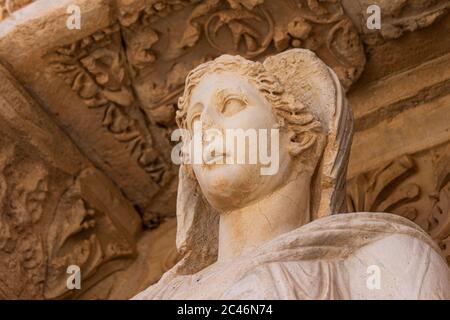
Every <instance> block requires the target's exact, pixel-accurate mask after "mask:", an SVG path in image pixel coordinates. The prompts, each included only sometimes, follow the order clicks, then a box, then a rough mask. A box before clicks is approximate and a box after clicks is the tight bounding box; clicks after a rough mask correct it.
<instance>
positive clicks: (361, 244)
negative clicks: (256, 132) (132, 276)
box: [134, 213, 450, 299]
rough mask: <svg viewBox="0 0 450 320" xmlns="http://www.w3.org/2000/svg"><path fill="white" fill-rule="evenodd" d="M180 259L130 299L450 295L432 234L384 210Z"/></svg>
mask: <svg viewBox="0 0 450 320" xmlns="http://www.w3.org/2000/svg"><path fill="white" fill-rule="evenodd" d="M181 264H182V262H180V263H179V264H178V265H177V266H175V267H174V268H173V269H171V270H170V271H169V272H167V273H166V274H165V275H164V276H163V277H162V278H161V280H160V281H159V282H158V283H157V284H155V285H153V286H151V287H149V288H148V289H146V290H144V291H143V292H141V293H139V294H138V295H137V296H135V297H134V299H450V272H449V268H448V266H447V265H446V263H445V261H444V259H443V258H442V257H441V255H440V251H439V248H438V247H437V246H436V245H435V243H434V242H433V240H432V239H431V238H430V237H429V236H428V235H427V234H426V233H425V232H424V231H422V230H421V229H420V228H419V227H418V226H417V225H415V224H414V223H412V222H410V221H409V220H407V219H405V218H402V217H399V216H396V215H392V214H385V213H351V214H338V215H332V216H329V217H326V218H321V219H318V220H316V221H314V222H311V223H309V224H306V225H304V226H302V227H300V228H298V229H295V230H293V231H291V232H289V233H286V234H282V235H280V236H278V237H276V238H275V239H272V240H270V241H268V242H266V243H264V244H262V245H261V246H260V247H258V248H256V249H255V250H253V251H252V252H249V253H247V254H243V255H241V256H239V257H237V258H235V259H233V260H232V261H230V262H225V263H218V262H216V263H213V264H212V265H210V266H208V267H206V268H205V269H203V270H201V271H199V272H197V273H195V274H190V275H183V274H180V273H179V268H180V267H179V266H180V265H181ZM373 277H378V278H373Z"/></svg>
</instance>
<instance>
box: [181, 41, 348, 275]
mask: <svg viewBox="0 0 450 320" xmlns="http://www.w3.org/2000/svg"><path fill="white" fill-rule="evenodd" d="M179 109H180V110H179V111H178V113H177V123H178V125H179V126H180V128H184V129H187V130H190V131H191V132H192V130H193V128H194V126H195V125H196V124H197V123H201V126H202V127H201V129H202V130H208V129H214V130H218V131H220V132H223V131H225V130H228V129H241V130H248V129H256V130H260V129H263V130H271V129H277V130H278V129H279V139H278V140H277V142H278V147H279V150H277V151H279V167H278V168H279V169H278V171H277V172H276V173H275V174H273V175H261V174H260V169H261V167H262V164H261V163H259V162H258V163H256V164H237V163H236V161H231V162H230V163H232V164H226V163H223V164H222V163H220V162H217V161H214V160H217V159H212V160H213V161H212V162H210V163H207V164H193V165H186V164H182V165H181V167H180V182H179V190H178V199H177V219H178V230H177V247H178V249H179V251H180V252H181V253H182V254H183V255H184V260H183V262H182V263H181V266H182V269H184V271H183V272H186V273H192V272H195V271H197V270H200V269H203V268H204V267H206V266H207V265H208V264H211V263H212V262H214V260H215V259H216V257H217V243H218V225H219V216H220V215H221V214H222V215H224V214H227V213H228V212H231V211H233V210H236V209H239V208H241V207H245V206H247V205H250V204H252V203H255V202H258V201H260V200H261V199H263V198H265V197H268V196H269V195H270V194H272V193H274V192H276V191H277V190H279V189H280V188H282V187H283V186H284V185H286V184H287V183H289V182H290V181H294V180H295V181H297V182H298V184H296V185H297V186H301V187H300V188H299V189H298V193H299V194H292V193H293V192H291V194H289V197H293V198H295V197H297V196H298V197H300V196H301V195H300V193H302V194H303V196H304V195H305V194H307V196H308V199H305V201H307V202H308V205H307V206H305V207H304V208H306V209H305V210H303V211H302V212H299V215H306V216H307V220H308V221H311V220H313V219H316V218H318V217H322V216H326V215H329V214H334V213H338V212H340V211H341V210H342V209H343V206H344V203H345V201H344V198H345V173H346V164H347V160H348V154H349V150H350V144H351V133H352V116H351V111H350V109H349V107H348V105H347V103H346V100H345V95H344V93H343V91H342V87H341V85H340V83H339V80H338V79H337V76H336V75H335V73H334V72H333V71H332V70H331V69H329V68H328V67H327V66H326V65H325V64H324V63H323V62H322V61H321V60H320V59H319V58H317V57H316V56H315V54H314V53H312V52H311V51H308V50H302V49H294V50H289V51H286V52H283V53H280V54H278V55H276V56H272V57H269V58H267V59H266V60H265V61H264V62H263V63H260V62H253V61H249V60H246V59H244V58H242V57H239V56H229V55H224V56H221V57H219V58H217V59H215V60H213V61H210V62H207V63H204V64H202V65H200V66H198V67H197V68H195V69H194V70H192V71H191V72H190V73H189V75H188V77H187V79H186V84H185V90H184V94H183V96H182V97H181V98H180V100H179ZM273 143H274V141H272V140H271V141H270V142H269V144H268V145H271V144H273ZM259 147H260V148H261V146H259ZM246 152H247V153H246V154H247V156H248V153H251V151H250V150H246ZM218 156H220V157H221V158H227V157H231V158H233V159H234V160H236V159H235V158H236V153H235V150H234V149H233V150H228V149H226V150H225V151H224V152H223V153H221V154H219V155H218ZM227 163H228V162H227ZM294 191H295V190H294ZM306 191H307V192H306ZM305 211H308V212H305Z"/></svg>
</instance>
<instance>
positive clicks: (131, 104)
mask: <svg viewBox="0 0 450 320" xmlns="http://www.w3.org/2000/svg"><path fill="white" fill-rule="evenodd" d="M45 58H46V59H47V61H48V63H49V65H50V66H51V68H52V69H53V71H54V72H55V73H57V74H59V75H61V76H62V78H63V79H64V80H65V81H66V82H67V83H68V84H69V85H70V86H71V87H72V89H73V90H74V91H75V92H76V93H77V94H78V95H79V97H80V98H81V99H82V100H83V101H84V102H85V104H86V105H87V106H88V107H89V108H102V109H103V110H104V118H103V122H102V125H103V126H104V127H105V128H106V129H107V130H108V131H109V132H111V133H112V134H113V135H114V138H115V139H116V140H118V141H120V142H121V143H124V144H126V145H127V149H128V151H129V153H130V156H132V157H135V158H136V161H137V163H138V165H139V166H141V167H142V168H143V169H144V170H145V171H146V172H147V173H148V174H149V176H150V177H151V178H152V180H153V181H154V182H155V183H157V184H159V185H165V183H167V181H168V180H170V174H169V170H168V167H169V166H170V165H169V164H168V163H167V161H166V159H165V158H164V157H163V156H162V155H161V154H159V152H158V151H157V150H156V149H155V148H154V141H153V137H152V135H151V133H150V132H149V131H148V129H147V128H146V127H143V126H142V125H141V124H140V121H139V119H137V118H136V116H135V115H136V114H138V113H139V112H140V111H139V106H138V102H137V100H136V99H135V97H134V93H133V89H132V86H131V80H130V77H129V75H128V74H127V68H126V66H125V58H124V53H123V52H122V49H121V36H120V32H119V27H118V25H113V26H112V27H109V28H106V29H104V30H101V31H97V32H96V33H94V34H93V35H91V36H89V37H87V38H84V39H81V40H79V41H77V42H76V43H73V44H70V45H66V46H62V47H59V48H56V49H55V50H53V51H52V52H50V53H49V54H47V55H46V57H45Z"/></svg>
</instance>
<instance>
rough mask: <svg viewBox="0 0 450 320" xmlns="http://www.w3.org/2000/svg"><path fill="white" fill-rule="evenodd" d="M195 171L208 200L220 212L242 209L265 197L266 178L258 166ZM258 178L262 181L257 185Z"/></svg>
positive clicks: (229, 166) (215, 167)
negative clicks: (260, 172) (260, 197)
mask: <svg viewBox="0 0 450 320" xmlns="http://www.w3.org/2000/svg"><path fill="white" fill-rule="evenodd" d="M194 171H195V174H196V177H197V180H198V182H199V184H200V187H201V189H202V192H203V194H204V195H205V197H206V199H207V200H208V202H209V203H210V204H211V205H212V206H213V207H214V208H215V209H217V210H219V211H231V210H235V209H239V208H242V207H244V206H245V205H246V204H247V203H249V202H251V201H253V200H254V199H256V198H258V197H259V196H263V195H261V193H264V189H265V188H264V185H265V184H264V181H263V179H264V178H263V176H260V174H259V167H258V166H256V165H252V166H250V165H215V166H214V167H212V166H211V167H203V168H196V169H195V170H194ZM258 177H260V179H261V181H260V183H255V181H257V180H258Z"/></svg>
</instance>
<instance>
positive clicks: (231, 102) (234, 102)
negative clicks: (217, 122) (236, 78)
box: [222, 97, 247, 116]
mask: <svg viewBox="0 0 450 320" xmlns="http://www.w3.org/2000/svg"><path fill="white" fill-rule="evenodd" d="M246 106H247V103H246V101H244V100H243V99H241V98H236V97H230V98H228V99H226V100H225V101H224V103H223V106H222V114H224V115H225V116H232V115H234V114H236V113H238V112H240V111H241V110H243V109H244V108H245V107H246Z"/></svg>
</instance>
